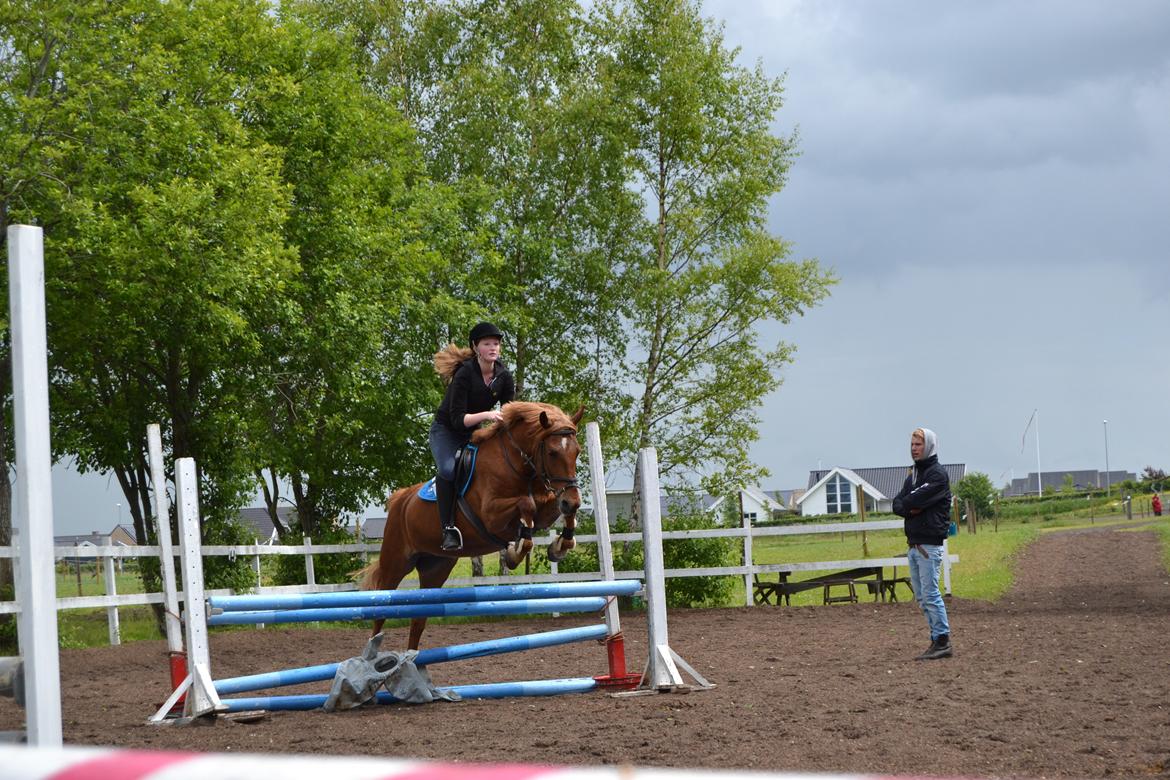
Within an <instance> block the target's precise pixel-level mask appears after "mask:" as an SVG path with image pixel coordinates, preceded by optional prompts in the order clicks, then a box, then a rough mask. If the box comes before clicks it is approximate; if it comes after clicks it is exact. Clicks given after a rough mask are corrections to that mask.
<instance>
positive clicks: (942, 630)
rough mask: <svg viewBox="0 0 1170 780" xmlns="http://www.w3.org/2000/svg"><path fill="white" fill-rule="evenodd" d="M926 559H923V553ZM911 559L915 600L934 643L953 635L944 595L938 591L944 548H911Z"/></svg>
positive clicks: (936, 546)
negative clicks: (943, 636) (924, 616)
mask: <svg viewBox="0 0 1170 780" xmlns="http://www.w3.org/2000/svg"><path fill="white" fill-rule="evenodd" d="M919 550H922V552H925V553H926V557H925V558H924V557H922V552H919ZM908 555H909V558H910V584H911V585H912V586H913V587H914V600H915V601H917V602H918V606H919V607H921V608H922V614H924V615H926V625H927V626H928V627H929V628H930V639H931V641H934V640H935V639H938V638H939V637H940V636H942V635H943V634H950V633H951V626H950V624H949V623H948V622H947V608H946V605H945V604H943V598H942V593H940V592H939V589H938V575H939V571H940V570H941V569H942V558H943V548H942V545H941V544H920V545H918V546H917V547H911V548H910V551H909V553H908Z"/></svg>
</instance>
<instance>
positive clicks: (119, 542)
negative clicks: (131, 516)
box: [53, 525, 138, 563]
mask: <svg viewBox="0 0 1170 780" xmlns="http://www.w3.org/2000/svg"><path fill="white" fill-rule="evenodd" d="M136 544H138V542H137V541H136V540H135V538H134V529H133V528H131V527H130V526H128V525H115V526H114V528H113V530H111V531H110V532H109V533H101V532H100V531H90V532H89V533H87V534H66V535H63V536H54V537H53V545H54V546H55V547H73V548H74V549H75V552H74V553H73V554H72V555H63V556H61V557H60V558H58V559H57V560H59V561H68V562H69V563H77V562H82V563H88V562H91V561H94V560H96V559H97V556H96V555H95V554H94V553H93V549H94V548H95V547H105V546H107V545H113V546H120V547H132V546H134V545H136Z"/></svg>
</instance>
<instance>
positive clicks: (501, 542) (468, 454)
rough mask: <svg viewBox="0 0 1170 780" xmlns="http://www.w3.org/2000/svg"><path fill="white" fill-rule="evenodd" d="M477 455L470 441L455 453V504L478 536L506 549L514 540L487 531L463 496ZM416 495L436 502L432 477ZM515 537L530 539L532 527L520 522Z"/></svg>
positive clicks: (473, 470)
mask: <svg viewBox="0 0 1170 780" xmlns="http://www.w3.org/2000/svg"><path fill="white" fill-rule="evenodd" d="M478 455H479V448H478V447H476V446H475V445H474V444H472V443H470V442H468V443H467V444H464V445H463V446H462V447H461V448H460V449H459V451H458V452H456V453H455V479H454V480H453V481H454V483H455V505H456V506H458V507H459V510H460V511H461V512H463V516H464V517H466V518H467V520H468V522H470V523H471V525H472V526H474V528H475V530H476V531H478V532H479V535H480V536H482V537H483V538H484V539H487V540H488V541H490V542H491V543H492V544H495V545H496V546H498V547H499V548H500V549H501V550H502V549H506V548H507V546H508V545H509V544H510V543H511V542H514V541H515V540H514V539H513V540H508V539H501V538H500V537H499V536H496V535H495V534H493V533H492V532H491V531H489V530H488V529H487V527H486V526H485V525H484V524H483V521H482V520H480V519H479V517H478V516H476V514H475V512H474V511H472V509H471V505H470V504H468V503H467V499H466V498H464V496H465V495H466V493H467V489H468V488H469V487H471V478H472V477H473V476H475V459H476V457H477V456H478ZM418 497H419V498H421V499H422V500H423V501H431V502H437V501H438V500H439V498H438V496H436V495H435V478H434V477H431V478H430V479H429V480H427V483H426V484H425V485H423V486H422V487H421V488H419V491H418ZM517 538H518V539H523V538H528V539H531V538H532V529H531V528H528V527H527V526H525V525H523V524H521V526H520V534H519V536H518V537H517Z"/></svg>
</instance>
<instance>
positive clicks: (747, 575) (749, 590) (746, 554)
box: [737, 488, 756, 607]
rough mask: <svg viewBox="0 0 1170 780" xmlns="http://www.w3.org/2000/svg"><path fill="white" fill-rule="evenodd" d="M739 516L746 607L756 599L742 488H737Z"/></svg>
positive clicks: (751, 604)
mask: <svg viewBox="0 0 1170 780" xmlns="http://www.w3.org/2000/svg"><path fill="white" fill-rule="evenodd" d="M737 495H738V496H739V516H740V518H741V519H742V520H743V565H744V567H745V568H746V570H745V571H744V573H743V603H744V606H746V607H751V606H754V605H755V603H756V600H755V598H754V596H755V593H754V589H753V587H752V585H753V583H754V582H755V578H754V575H753V574H752V571H753V568H754V566H755V564H754V563H753V561H752V558H753V555H752V521H751V519H750V518H749V517H748V513H747V512H745V511H743V488H740V489H739V493H738V494H737Z"/></svg>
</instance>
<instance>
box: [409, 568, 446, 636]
mask: <svg viewBox="0 0 1170 780" xmlns="http://www.w3.org/2000/svg"><path fill="white" fill-rule="evenodd" d="M458 560H459V559H458V558H439V557H430V556H425V557H422V558H420V559H419V561H418V563H417V564H416V565H415V568H416V569H418V586H419V587H420V588H441V587H443V583H444V582H446V581H447V578H448V577H450V576H451V570H452V569H454V568H455V564H456V563H457V562H458ZM426 627H427V619H426V618H425V617H423V618H411V620H410V641H409V643H408V644H407V649H409V650H418V643H419V640H420V639H422V632H423V629H424V628H426Z"/></svg>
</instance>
